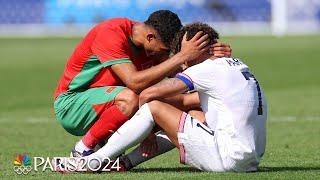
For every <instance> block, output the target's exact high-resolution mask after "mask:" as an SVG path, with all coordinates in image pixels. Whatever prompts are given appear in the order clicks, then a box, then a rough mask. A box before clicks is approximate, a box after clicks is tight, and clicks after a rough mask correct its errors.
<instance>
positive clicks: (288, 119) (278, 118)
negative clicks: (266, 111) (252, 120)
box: [268, 116, 320, 122]
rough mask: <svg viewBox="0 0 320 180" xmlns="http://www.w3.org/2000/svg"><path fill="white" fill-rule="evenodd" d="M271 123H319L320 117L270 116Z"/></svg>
mask: <svg viewBox="0 0 320 180" xmlns="http://www.w3.org/2000/svg"><path fill="white" fill-rule="evenodd" d="M268 121H271V122H296V121H320V116H270V117H269V118H268Z"/></svg>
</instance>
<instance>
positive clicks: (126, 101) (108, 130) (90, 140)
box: [75, 88, 138, 152]
mask: <svg viewBox="0 0 320 180" xmlns="http://www.w3.org/2000/svg"><path fill="white" fill-rule="evenodd" d="M107 91H108V95H107V96H109V98H112V101H113V103H112V104H110V105H108V106H105V107H103V106H102V107H99V106H101V104H94V105H93V106H94V107H95V110H96V112H97V114H98V118H97V120H96V121H95V122H94V124H93V125H92V126H91V127H90V129H89V130H88V132H87V133H86V134H85V136H84V137H83V138H82V139H81V140H80V141H79V142H78V143H77V145H76V147H75V151H76V152H85V151H88V150H92V149H93V148H94V147H95V146H96V145H97V144H98V143H99V142H100V141H103V140H105V139H106V138H107V137H108V136H110V135H111V134H112V133H113V132H114V131H116V130H117V129H118V128H119V127H120V126H121V125H122V124H123V123H124V122H126V121H127V120H128V119H129V118H130V117H131V116H132V114H133V113H134V112H136V110H137V109H138V96H137V95H136V94H135V93H134V92H133V91H131V90H129V89H127V88H125V89H123V90H121V91H120V92H119V93H118V92H117V91H115V90H114V89H111V90H110V89H109V90H107ZM112 91H115V92H114V93H112ZM91 152H92V151H91Z"/></svg>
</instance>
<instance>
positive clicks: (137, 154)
mask: <svg viewBox="0 0 320 180" xmlns="http://www.w3.org/2000/svg"><path fill="white" fill-rule="evenodd" d="M178 107H180V106H178ZM188 114H189V115H191V116H192V117H194V118H195V119H198V120H199V121H201V122H204V121H205V116H204V113H203V112H202V110H201V109H196V110H190V111H189V112H188ZM156 143H157V147H158V149H157V151H156V152H155V153H154V154H151V155H149V156H142V153H144V152H142V151H141V149H142V148H141V145H140V146H138V147H136V148H135V149H134V150H133V151H131V152H130V153H128V154H126V155H124V156H121V158H120V159H121V161H122V162H123V165H124V168H125V170H130V169H132V168H133V167H135V166H138V165H139V164H141V163H143V162H146V161H148V160H150V159H152V158H155V157H157V156H159V155H161V154H164V153H166V152H169V151H170V150H172V149H174V148H175V146H174V145H173V144H172V142H171V141H170V139H169V138H168V137H167V135H166V134H165V133H164V132H160V133H159V134H157V135H156Z"/></svg>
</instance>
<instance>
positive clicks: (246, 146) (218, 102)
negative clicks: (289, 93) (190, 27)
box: [184, 58, 267, 171]
mask: <svg viewBox="0 0 320 180" xmlns="http://www.w3.org/2000/svg"><path fill="white" fill-rule="evenodd" d="M184 73H185V74H187V75H188V76H190V77H191V79H192V80H193V84H194V86H195V89H196V90H197V91H198V92H199V96H200V101H201V106H202V109H203V111H204V113H205V115H206V121H207V123H208V126H209V127H210V128H211V129H213V130H214V131H216V132H217V133H216V134H220V135H221V136H224V137H227V138H220V139H219V138H218V139H217V140H218V144H219V146H220V147H221V150H220V153H221V156H222V158H223V159H225V162H224V163H225V166H232V168H238V170H239V171H243V170H244V171H247V170H248V167H257V165H258V163H259V160H260V157H261V156H262V154H263V153H264V150H265V142H266V141H265V136H266V134H265V133H266V132H265V121H266V113H267V112H266V109H265V108H266V104H265V98H264V95H263V92H262V89H261V88H260V86H259V83H258V81H257V80H256V79H255V77H254V76H253V75H252V74H251V73H250V71H249V68H248V66H247V65H245V64H244V63H243V62H241V60H239V59H234V58H219V59H215V60H210V59H208V60H206V61H204V62H202V63H200V64H197V65H195V66H193V67H190V68H189V69H187V70H186V71H185V72H184ZM248 163H249V164H248ZM242 167H243V168H245V169H239V168H242ZM249 170H250V169H249ZM252 170H254V169H252Z"/></svg>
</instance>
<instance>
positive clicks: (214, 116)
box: [87, 23, 267, 172]
mask: <svg viewBox="0 0 320 180" xmlns="http://www.w3.org/2000/svg"><path fill="white" fill-rule="evenodd" d="M198 31H203V32H204V33H206V34H208V35H209V38H210V40H211V44H213V43H216V42H217V41H216V39H218V37H219V36H218V33H217V32H216V31H215V30H214V29H213V28H211V27H210V26H208V25H206V24H202V23H194V24H190V25H187V26H185V27H184V28H183V29H182V30H181V32H180V35H178V36H177V41H176V45H175V46H174V47H175V48H174V52H175V53H176V52H178V51H179V50H180V47H181V46H180V43H181V41H182V39H183V38H186V39H187V40H190V39H191V38H192V37H193V36H194V35H195V34H196V33H197V32H198ZM183 35H184V36H183ZM188 66H189V68H188V69H186V70H185V71H183V72H182V73H180V74H177V75H176V77H175V78H170V79H166V80H163V81H162V82H160V83H158V84H156V85H154V86H152V87H150V88H147V89H146V90H144V91H143V92H142V93H141V94H140V99H139V100H140V105H141V107H140V109H139V111H138V112H137V113H136V114H135V115H134V116H133V117H132V118H131V119H130V120H129V121H128V122H126V123H125V124H124V125H123V126H121V127H120V128H119V129H118V130H117V132H116V133H114V134H113V135H112V136H111V137H110V139H109V141H108V143H107V144H106V145H105V146H104V147H102V148H101V149H99V150H98V151H97V152H95V153H93V154H92V155H90V156H88V157H87V158H88V159H100V160H104V159H105V158H106V157H108V158H115V157H117V156H118V155H119V154H121V153H122V152H123V151H124V150H125V149H128V148H130V147H132V146H134V145H136V144H138V143H140V142H142V141H143V140H144V139H145V138H146V137H147V136H148V135H149V134H150V133H151V132H152V129H153V128H154V126H155V125H156V124H157V125H158V126H160V127H161V128H162V129H163V131H164V132H165V133H166V135H167V136H168V137H169V139H170V140H171V142H172V143H173V144H174V145H175V146H176V147H177V148H178V149H179V153H180V162H181V163H185V164H188V165H191V166H193V167H195V168H198V169H200V170H203V171H215V172H224V171H236V172H248V171H256V170H257V169H258V165H259V162H260V159H261V157H262V156H263V154H264V151H265V144H266V127H265V125H266V119H267V106H266V102H265V97H264V94H263V92H262V89H261V87H260V85H259V83H258V81H257V79H256V78H255V77H254V76H253V75H252V73H251V72H250V71H249V68H248V66H247V65H245V64H244V63H243V62H242V61H241V60H239V59H236V58H215V57H213V56H211V55H209V54H208V53H204V54H203V57H201V58H199V59H198V61H197V62H194V63H193V64H188ZM191 90H196V91H197V92H198V94H199V98H198V101H199V103H200V104H201V108H202V110H203V112H204V114H205V117H206V118H205V122H202V121H200V120H197V119H196V118H194V117H192V116H190V115H188V114H187V113H185V112H182V111H181V110H179V109H177V108H175V107H174V106H172V105H170V104H167V103H164V102H161V99H163V98H166V97H171V96H174V95H177V94H180V93H184V92H187V91H191ZM94 162H95V161H91V163H92V164H91V165H90V166H91V167H93V166H95V164H94Z"/></svg>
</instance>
